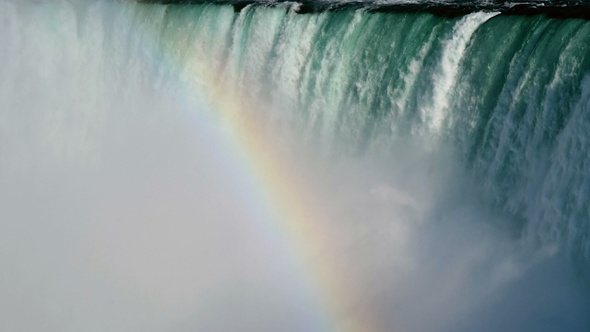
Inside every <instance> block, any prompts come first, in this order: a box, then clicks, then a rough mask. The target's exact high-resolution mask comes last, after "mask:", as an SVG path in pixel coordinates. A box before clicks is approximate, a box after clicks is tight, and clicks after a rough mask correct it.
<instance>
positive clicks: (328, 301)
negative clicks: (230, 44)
mask: <svg viewBox="0 0 590 332" xmlns="http://www.w3.org/2000/svg"><path fill="white" fill-rule="evenodd" d="M128 6H131V7H130V8H126V10H127V12H128V13H129V14H131V15H136V14H133V13H134V11H137V10H140V11H141V10H147V11H150V12H151V11H157V10H160V11H161V12H160V14H161V22H157V23H159V24H146V23H145V22H142V23H141V31H139V34H140V35H141V41H140V43H141V45H142V46H141V47H142V48H143V54H145V55H146V56H145V58H144V61H147V62H154V63H151V64H150V63H148V64H149V65H153V67H154V68H156V67H160V68H161V67H162V66H164V67H165V68H167V70H169V71H170V72H172V73H178V75H179V80H181V79H180V77H184V78H185V79H182V80H181V81H182V82H183V83H182V84H181V86H182V89H184V91H183V95H184V96H185V98H186V101H187V102H188V103H195V100H196V99H199V98H202V99H204V100H205V101H206V104H208V107H207V108H208V111H207V112H210V113H208V114H204V117H205V118H207V119H209V121H211V123H212V124H213V123H217V124H221V125H222V126H223V127H224V128H225V129H226V130H225V131H224V132H225V134H226V138H227V141H226V142H225V143H223V144H222V145H223V146H224V148H225V149H228V150H230V151H231V153H232V154H234V155H235V156H236V157H237V158H238V160H239V161H240V162H239V163H238V164H237V165H225V166H226V167H229V168H231V167H238V168H240V170H239V171H238V173H241V174H246V176H247V177H248V178H249V179H248V180H247V181H246V182H247V183H250V184H251V188H250V189H249V190H250V191H251V192H252V194H254V195H255V196H256V201H257V203H258V204H261V205H263V206H265V210H266V211H267V212H268V213H267V217H266V219H267V220H265V221H261V224H260V225H253V227H264V228H267V229H269V230H270V231H269V232H267V233H270V234H272V235H271V236H273V237H274V238H275V239H274V240H275V242H279V243H281V245H286V246H287V248H288V249H289V252H290V253H291V254H292V256H293V257H292V258H293V260H294V261H295V262H296V264H297V265H298V266H299V270H300V271H301V274H302V276H301V277H302V278H304V280H305V282H306V284H307V285H308V286H309V287H308V288H309V297H311V299H310V302H311V303H314V304H315V305H316V308H315V310H314V311H315V312H316V314H317V317H316V321H317V322H316V323H315V325H317V326H313V327H311V328H310V330H314V331H316V330H317V331H363V332H370V331H381V330H382V328H380V326H379V322H378V320H377V319H376V318H375V317H374V315H371V314H370V312H369V311H370V310H369V309H368V308H359V303H358V302H359V299H360V298H361V294H358V293H357V291H356V289H355V287H354V284H355V280H354V277H353V276H352V275H351V273H350V266H349V265H348V264H347V263H346V262H345V259H343V258H345V257H339V255H338V254H337V253H336V252H334V248H335V247H337V246H336V245H335V243H334V241H335V240H334V236H333V230H331V229H329V228H328V227H327V226H328V224H327V223H326V222H325V220H326V218H328V216H327V213H326V211H323V209H322V206H321V203H320V201H319V199H318V197H316V196H315V195H314V191H312V190H311V187H310V185H309V184H308V183H306V181H307V180H306V179H304V178H303V177H301V176H300V175H299V174H300V173H299V172H297V171H296V169H295V168H294V166H293V164H292V163H290V162H289V160H290V158H291V157H290V156H289V154H288V153H287V152H286V151H283V150H282V149H281V145H280V144H273V143H272V141H271V140H269V139H268V138H269V137H270V136H272V134H271V133H269V132H268V130H269V129H268V126H264V119H261V118H260V117H259V113H260V112H256V110H259V109H262V108H264V107H268V105H265V104H264V103H263V102H262V101H260V100H254V99H253V98H252V97H250V96H248V95H246V94H245V93H244V92H243V91H240V89H234V88H232V87H231V86H230V85H229V84H230V83H229V81H230V79H228V77H227V73H226V72H225V71H224V70H223V69H222V66H219V65H216V64H215V63H212V61H211V59H216V58H217V55H216V54H214V53H215V51H211V49H208V50H207V51H203V50H204V49H207V48H209V47H212V45H209V44H207V42H210V43H215V42H216V41H213V40H210V41H206V40H205V41H204V40H186V39H185V41H188V42H191V43H193V45H191V47H192V52H191V50H188V51H186V52H184V53H183V52H180V51H178V50H177V49H175V48H174V46H172V45H166V42H165V41H163V40H164V39H165V38H164V37H162V36H161V34H162V31H161V29H162V27H163V25H164V24H165V23H164V22H165V16H166V7H165V6H162V5H145V4H136V3H132V4H128ZM151 6H158V7H159V8H157V9H156V8H147V7H151ZM247 10H248V8H246V9H245V10H242V12H241V14H240V15H244V13H245V12H246V11H247ZM228 12H231V14H229V15H238V14H234V13H233V9H232V8H231V7H230V6H228ZM150 15H153V14H150ZM238 19H239V18H238ZM216 24H221V23H216ZM132 26H133V25H132ZM168 28H169V27H168ZM177 28H180V27H177ZM191 28H192V29H196V27H191ZM223 28H225V29H226V30H227V31H228V33H229V32H230V31H232V27H231V26H226V27H223ZM182 29H184V30H183V31H184V33H186V27H182ZM178 32H179V33H180V31H178ZM167 33H170V31H168V32H167ZM184 38H186V37H184ZM185 47H186V46H185ZM191 47H189V49H191ZM155 54H160V55H161V57H159V58H157V62H158V63H157V64H156V63H155V62H156V61H154V60H155V59H156V57H155V56H154V55H155ZM187 54H188V55H189V57H190V60H188V61H187ZM162 63H163V64H162ZM195 97H197V98H195ZM189 106H190V105H189ZM192 108H195V109H196V108H197V107H192ZM269 134H270V135H269Z"/></svg>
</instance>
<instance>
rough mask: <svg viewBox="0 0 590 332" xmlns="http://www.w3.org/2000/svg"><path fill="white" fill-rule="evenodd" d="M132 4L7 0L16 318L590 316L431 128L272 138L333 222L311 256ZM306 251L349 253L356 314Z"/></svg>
mask: <svg viewBox="0 0 590 332" xmlns="http://www.w3.org/2000/svg"><path fill="white" fill-rule="evenodd" d="M135 6H138V5H135V4H130V3H119V2H111V1H104V2H103V1H95V2H90V1H88V2H84V1H54V2H50V3H49V2H38V1H16V0H15V1H12V0H0V59H1V60H2V65H1V66H0V211H1V212H0V213H1V214H0V264H1V266H2V269H1V270H0V294H2V295H1V296H0V312H1V313H2V314H0V317H1V319H0V329H1V330H3V331H39V330H44V331H105V330H109V331H179V332H181V331H182V332H184V331H187V332H188V331H320V330H339V329H338V327H339V324H340V322H334V321H332V320H338V319H342V320H347V319H351V320H354V319H355V317H357V316H363V317H365V316H370V317H372V319H374V320H375V322H374V323H375V326H378V327H379V328H380V330H382V331H474V330H477V331H498V330H504V331H526V330H529V331H533V330H534V331H558V330H564V331H565V330H567V331H585V330H588V328H590V318H588V315H587V313H588V312H590V296H588V295H590V294H589V293H588V291H587V289H586V288H585V286H584V285H583V283H582V282H581V281H580V277H579V276H577V275H576V274H575V271H574V269H573V267H572V265H571V264H570V262H569V261H568V259H567V258H566V257H564V255H563V253H561V251H560V249H559V248H543V249H542V250H537V251H529V250H526V249H525V248H524V246H523V245H522V242H521V241H520V237H519V233H518V232H517V231H515V230H514V229H512V228H511V227H510V226H505V225H511V223H512V222H513V220H511V218H512V216H510V215H509V214H506V213H501V212H498V211H496V210H494V209H493V208H491V207H489V205H488V204H486V202H485V201H483V200H482V199H481V198H480V197H479V196H478V195H477V194H476V188H474V184H473V183H471V182H470V181H469V180H467V179H466V178H465V177H464V176H463V175H464V174H463V168H462V166H461V165H460V164H458V163H457V162H456V158H454V157H455V155H454V151H453V149H452V147H451V146H447V145H446V143H445V142H440V143H437V144H435V145H434V146H433V145H432V143H431V142H432V141H436V137H430V136H428V135H423V136H420V137H413V138H408V139H400V141H399V142H395V143H394V144H392V145H391V146H392V147H393V149H391V150H390V151H388V152H387V153H383V151H379V150H376V151H370V152H367V153H364V154H360V155H351V154H346V153H342V154H339V153H331V154H328V155H324V154H323V153H324V152H325V150H319V151H318V150H315V149H314V148H312V147H310V144H309V142H305V143H298V141H299V140H298V138H297V137H286V138H285V139H284V140H282V139H276V141H275V142H274V144H276V145H279V146H283V147H284V149H285V150H287V151H292V153H291V154H290V155H289V158H293V162H294V163H295V165H297V166H296V167H295V169H296V172H297V173H298V176H299V177H300V179H302V181H303V183H304V185H305V186H306V188H307V191H308V192H310V193H313V194H314V195H313V197H314V198H313V199H314V202H316V203H318V204H320V205H321V206H322V210H323V211H324V212H325V215H326V216H327V217H328V218H326V219H325V220H323V222H325V224H324V225H323V226H322V228H323V229H329V230H330V231H331V232H330V238H331V239H332V241H331V242H330V243H328V244H325V245H324V246H322V247H321V248H322V251H320V252H317V251H312V252H310V253H308V254H306V255H307V256H305V255H304V257H301V256H300V254H299V253H298V252H297V249H296V248H295V247H294V246H293V243H292V242H293V239H291V238H290V235H289V234H284V233H282V231H281V227H280V220H277V216H276V215H272V213H270V212H269V209H268V206H267V204H268V202H266V201H265V200H264V199H262V198H260V197H261V195H259V194H257V193H256V192H255V191H256V190H258V189H257V188H255V187H256V186H255V184H253V182H255V180H253V179H252V175H251V174H250V172H249V171H248V170H247V169H246V168H245V167H242V166H241V165H242V164H243V160H242V159H240V158H241V157H240V156H239V153H237V152H236V146H235V142H234V141H232V140H231V139H230V138H228V135H227V130H228V129H227V128H226V127H225V126H224V125H223V122H222V120H220V119H219V118H217V117H215V116H214V115H213V114H215V110H214V107H215V106H212V105H211V104H209V103H208V102H207V100H206V98H204V97H203V96H201V95H200V94H199V92H198V91H192V90H191V91H190V93H193V94H192V95H190V96H187V91H186V88H185V87H184V86H182V85H181V83H180V82H181V79H180V77H179V76H178V73H177V72H175V71H173V70H169V71H168V70H167V67H166V66H160V67H157V66H154V64H153V59H152V58H150V57H151V56H152V55H151V54H150V53H149V52H150V50H149V49H146V48H145V47H144V45H143V44H142V42H141V32H140V29H141V26H140V25H139V23H138V22H141V20H139V19H129V17H130V16H134V15H136V14H135V10H136V8H135ZM146 8H147V7H142V10H143V11H146V10H149V9H146ZM159 10H161V7H157V8H156V9H154V11H155V12H157V11H159ZM137 15H138V14H137ZM156 16H158V15H156ZM158 17H159V16H158ZM228 93H229V92H228ZM273 107H277V106H276V104H274V105H273ZM263 116H264V112H262V115H261V117H263ZM261 121H263V120H261ZM265 123H266V125H268V126H275V125H277V123H276V122H272V121H268V122H265ZM277 126H278V125H277ZM271 129H272V128H271ZM279 130H281V129H279ZM269 132H272V130H270V131H269ZM299 132H300V131H298V130H293V131H288V133H287V134H285V135H287V136H288V135H296V134H297V133H299ZM269 139H273V138H272V137H269ZM311 145H313V144H311ZM335 150H338V149H337V148H335ZM277 225H278V226H277ZM309 261H316V262H318V261H319V262H320V264H321V263H322V262H325V264H327V265H330V264H334V261H338V266H339V269H340V270H337V272H340V273H342V278H343V279H346V280H347V282H346V283H344V284H345V285H348V286H349V287H351V289H350V294H354V295H351V296H349V297H347V300H348V301H350V303H346V304H343V306H342V307H343V308H346V309H344V311H343V312H340V316H338V317H336V318H334V317H330V315H329V314H327V313H326V312H327V311H329V310H326V308H323V307H322V303H323V301H322V295H321V294H319V293H318V292H317V290H314V288H313V286H311V285H313V283H314V275H313V272H312V271H309V265H308V264H307V263H306V262H309Z"/></svg>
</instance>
